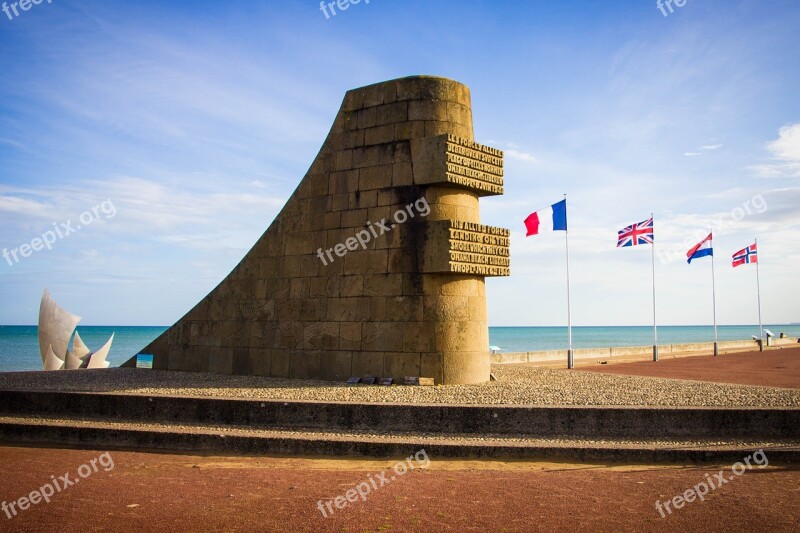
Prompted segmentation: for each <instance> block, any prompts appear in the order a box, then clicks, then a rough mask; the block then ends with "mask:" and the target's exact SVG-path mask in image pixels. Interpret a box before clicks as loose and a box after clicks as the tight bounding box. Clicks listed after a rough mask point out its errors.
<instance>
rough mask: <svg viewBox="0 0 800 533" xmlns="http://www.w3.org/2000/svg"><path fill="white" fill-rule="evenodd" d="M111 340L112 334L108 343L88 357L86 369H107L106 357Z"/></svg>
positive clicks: (112, 338)
mask: <svg viewBox="0 0 800 533" xmlns="http://www.w3.org/2000/svg"><path fill="white" fill-rule="evenodd" d="M113 340H114V334H113V333H112V334H111V338H109V339H108V342H106V343H105V344H104V345H103V347H102V348H100V349H99V350H97V351H96V352H94V353H93V354H92V355H91V356H90V357H89V366H88V367H87V368H108V365H109V363H108V362H107V361H106V357H108V352H109V351H110V350H111V343H112V342H113Z"/></svg>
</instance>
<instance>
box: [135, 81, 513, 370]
mask: <svg viewBox="0 0 800 533" xmlns="http://www.w3.org/2000/svg"><path fill="white" fill-rule="evenodd" d="M502 193H503V154H502V152H501V151H499V150H496V149H493V148H489V147H486V146H483V145H479V144H476V143H474V142H473V133H472V111H471V107H470V94H469V89H468V88H467V87H466V86H464V85H462V84H460V83H457V82H455V81H452V80H448V79H443V78H435V77H425V76H416V77H410V78H402V79H398V80H392V81H387V82H383V83H378V84H375V85H370V86H367V87H362V88H360V89H354V90H351V91H348V92H347V94H346V95H345V98H344V102H343V103H342V106H341V108H340V110H339V112H338V114H337V115H336V120H335V122H334V124H333V127H332V128H331V131H330V133H329V134H328V137H327V139H326V140H325V143H324V144H323V145H322V149H321V150H320V152H319V154H318V155H317V157H316V159H315V160H314V162H313V163H312V165H311V168H310V169H309V170H308V172H307V173H306V175H305V177H304V178H303V180H302V181H301V182H300V185H299V186H298V187H297V189H296V190H295V191H294V193H293V194H292V196H291V198H289V200H288V201H287V202H286V205H285V206H284V208H283V210H282V211H281V212H280V214H279V215H278V216H277V217H276V218H275V220H274V221H273V223H272V224H271V225H270V227H269V228H268V229H267V231H266V232H265V233H264V234H263V235H262V236H261V238H260V239H259V240H258V242H256V244H255V245H254V246H253V248H252V249H251V250H250V251H249V252H248V254H247V255H246V256H245V257H244V259H242V261H241V262H240V263H239V265H238V266H237V267H236V268H234V269H233V271H232V272H231V273H230V274H229V275H228V277H227V278H225V279H224V280H223V281H222V282H221V283H220V284H219V285H218V286H217V287H216V288H215V289H214V290H213V291H211V293H209V294H208V296H206V297H205V298H204V299H203V300H202V301H201V302H200V303H198V304H197V305H196V306H195V307H194V308H193V309H192V310H191V311H189V312H188V313H187V314H186V315H185V316H184V317H183V318H182V319H180V320H179V321H178V322H177V323H176V324H175V325H173V326H172V327H171V328H169V329H168V330H167V331H166V332H164V334H162V335H161V336H160V337H159V338H158V339H156V340H155V341H154V342H153V343H151V344H150V345H149V346H147V347H146V348H145V349H144V350H142V353H152V354H153V355H154V362H153V368H156V369H168V370H187V371H197V372H215V373H223V374H253V375H262V376H275V377H291V378H309V379H311V378H315V379H326V380H344V379H346V378H348V377H349V376H365V375H372V376H376V377H393V378H395V380H396V381H397V380H399V381H400V382H402V380H403V378H404V377H405V376H420V377H432V378H434V380H435V382H436V383H437V384H440V383H443V384H454V383H478V382H482V381H487V380H488V379H489V347H488V346H489V338H488V336H489V335H488V323H487V315H486V293H485V285H484V277H485V276H506V275H508V274H509V254H508V237H509V233H508V230H506V229H502V228H493V227H488V226H483V225H481V224H480V216H479V210H478V199H479V197H481V196H485V195H490V194H502ZM135 359H136V358H135V357H134V358H132V359H131V360H129V361H128V362H126V363H125V365H124V366H134V365H135Z"/></svg>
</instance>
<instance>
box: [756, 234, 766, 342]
mask: <svg viewBox="0 0 800 533" xmlns="http://www.w3.org/2000/svg"><path fill="white" fill-rule="evenodd" d="M755 244H756V287H757V288H758V346H759V350H761V351H762V352H763V351H764V327H763V326H762V325H761V280H760V279H759V275H758V263H759V261H758V239H756V240H755Z"/></svg>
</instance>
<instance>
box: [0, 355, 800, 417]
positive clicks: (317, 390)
mask: <svg viewBox="0 0 800 533" xmlns="http://www.w3.org/2000/svg"><path fill="white" fill-rule="evenodd" d="M492 371H493V372H494V374H495V376H497V378H498V381H495V382H490V383H483V384H479V385H443V386H437V387H409V386H391V387H381V386H377V385H371V386H370V385H356V386H348V385H347V384H345V383H333V382H327V381H307V380H290V379H278V378H264V377H254V376H225V375H215V374H204V373H188V372H167V371H157V370H137V369H131V368H113V369H104V370H79V371H62V372H5V373H0V390H64V391H67V390H69V391H91V392H116V393H130V394H146V395H154V396H155V395H163V396H205V397H219V398H256V399H268V400H287V401H322V402H355V403H417V404H456V405H581V406H587V405H598V406H614V405H620V406H626V405H627V406H655V407H658V406H662V407H670V406H673V407H681V406H705V407H800V389H785V388H783V389H782V388H776V387H757V386H747V385H730V384H723V383H709V382H702V381H688V380H674V379H665V378H652V377H641V376H622V375H610V374H601V373H596V372H574V371H568V370H556V369H546V368H537V367H529V366H517V365H494V366H493V367H492Z"/></svg>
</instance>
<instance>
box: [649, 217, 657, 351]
mask: <svg viewBox="0 0 800 533" xmlns="http://www.w3.org/2000/svg"><path fill="white" fill-rule="evenodd" d="M650 218H653V213H650ZM650 251H651V252H652V259H653V361H658V327H657V326H656V239H655V221H653V246H652V247H651V248H650Z"/></svg>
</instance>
